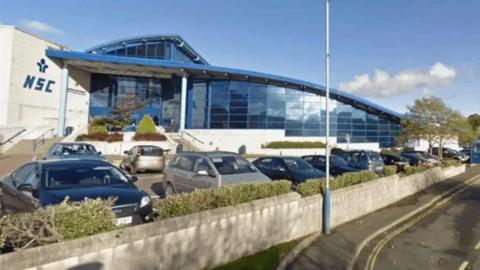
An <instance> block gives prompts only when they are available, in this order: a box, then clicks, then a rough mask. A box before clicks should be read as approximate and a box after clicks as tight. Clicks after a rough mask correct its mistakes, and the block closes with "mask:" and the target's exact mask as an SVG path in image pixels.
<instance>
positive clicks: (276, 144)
mask: <svg viewBox="0 0 480 270" xmlns="http://www.w3.org/2000/svg"><path fill="white" fill-rule="evenodd" d="M262 148H273V149H285V148H325V143H323V142H320V141H318V142H317V141H309V142H290V141H273V142H268V143H265V144H264V145H262Z"/></svg>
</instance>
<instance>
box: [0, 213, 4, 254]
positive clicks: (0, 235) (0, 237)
mask: <svg viewBox="0 0 480 270" xmlns="http://www.w3.org/2000/svg"><path fill="white" fill-rule="evenodd" d="M2 222H3V217H1V218H0V250H1V249H2V248H3V245H4V244H5V235H3V225H2ZM0 253H1V251H0Z"/></svg>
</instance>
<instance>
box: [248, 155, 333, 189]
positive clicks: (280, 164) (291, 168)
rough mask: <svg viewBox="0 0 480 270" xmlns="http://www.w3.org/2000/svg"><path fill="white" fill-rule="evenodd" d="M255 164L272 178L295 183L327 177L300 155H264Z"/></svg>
mask: <svg viewBox="0 0 480 270" xmlns="http://www.w3.org/2000/svg"><path fill="white" fill-rule="evenodd" d="M253 164H254V165H255V166H256V167H257V168H258V169H259V170H260V171H261V172H262V173H263V174H265V175H266V176H268V177H269V178H270V179H272V180H281V179H286V180H290V181H292V182H293V183H294V184H297V183H300V182H304V181H305V180H307V179H314V178H323V177H325V173H324V172H322V171H320V170H318V169H315V168H314V167H313V166H312V165H310V164H309V163H308V162H306V161H304V160H303V159H301V158H298V157H262V158H259V159H257V160H255V161H254V162H253Z"/></svg>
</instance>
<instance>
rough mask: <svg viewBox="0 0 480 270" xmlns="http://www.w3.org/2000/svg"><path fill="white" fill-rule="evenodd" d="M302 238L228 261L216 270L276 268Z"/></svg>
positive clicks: (264, 269) (262, 269)
mask: <svg viewBox="0 0 480 270" xmlns="http://www.w3.org/2000/svg"><path fill="white" fill-rule="evenodd" d="M301 240H302V239H296V240H293V241H290V242H286V243H282V244H279V245H276V246H273V247H271V248H269V249H267V250H264V251H260V252H258V253H255V254H253V255H250V256H247V257H244V258H241V259H238V260H236V261H233V262H230V263H227V264H225V265H222V266H220V267H217V268H215V270H266V269H275V268H276V267H277V266H278V264H280V262H281V260H282V259H283V258H284V257H285V256H287V254H288V253H289V252H290V251H291V250H292V249H293V248H294V247H296V246H297V245H298V243H299V242H300V241H301Z"/></svg>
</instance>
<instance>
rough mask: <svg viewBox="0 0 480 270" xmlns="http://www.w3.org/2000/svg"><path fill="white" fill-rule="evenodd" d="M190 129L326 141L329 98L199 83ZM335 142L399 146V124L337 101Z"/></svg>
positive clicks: (191, 101) (190, 100) (194, 86)
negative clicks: (276, 132) (279, 133)
mask: <svg viewBox="0 0 480 270" xmlns="http://www.w3.org/2000/svg"><path fill="white" fill-rule="evenodd" d="M187 91H188V92H187V115H186V117H187V121H186V125H187V126H186V128H189V129H284V130H285V135H286V136H308V137H310V136H311V137H324V136H325V135H326V131H325V122H326V98H325V96H322V95H319V94H317V93H310V92H308V91H303V90H299V89H292V88H289V87H279V86H275V85H269V84H262V83H253V82H245V81H235V80H195V79H194V80H193V81H190V83H189V87H188V90H187ZM329 107H330V136H336V137H337V142H339V143H346V142H347V141H348V140H350V142H352V143H369V142H372V143H375V142H379V143H380V145H381V147H391V146H393V145H395V139H394V138H395V136H397V135H398V133H399V132H400V124H399V122H396V121H393V120H390V119H387V118H382V117H380V116H378V115H376V114H372V113H369V112H367V111H365V110H362V109H358V108H355V107H353V106H352V105H349V104H345V103H342V102H340V101H337V100H335V99H331V100H330V102H329Z"/></svg>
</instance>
